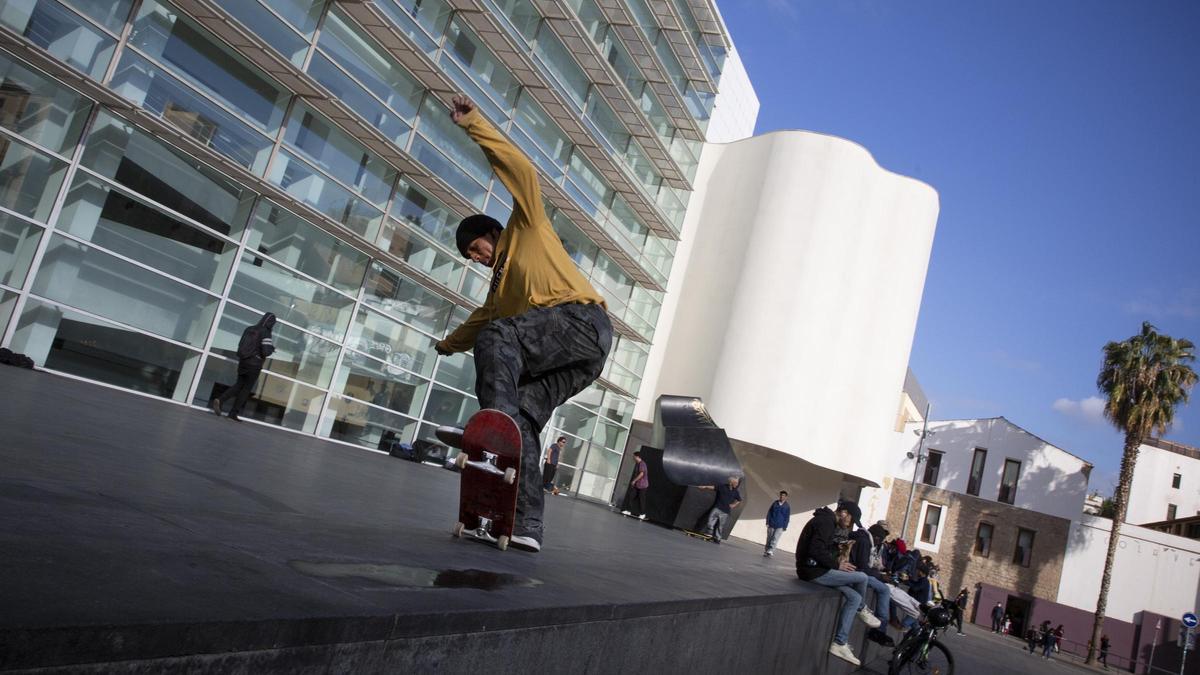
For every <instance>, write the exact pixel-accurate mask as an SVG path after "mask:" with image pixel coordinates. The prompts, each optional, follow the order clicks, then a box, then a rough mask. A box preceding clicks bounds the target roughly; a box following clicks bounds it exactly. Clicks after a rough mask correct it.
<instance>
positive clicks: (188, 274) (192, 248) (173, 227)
mask: <svg viewBox="0 0 1200 675" xmlns="http://www.w3.org/2000/svg"><path fill="white" fill-rule="evenodd" d="M58 229H60V230H62V231H65V232H70V233H71V234H73V235H75V236H77V237H79V238H81V239H84V240H86V241H89V242H91V243H93V244H96V245H98V246H101V247H103V248H105V249H108V250H109V251H112V252H113V253H117V254H120V255H123V256H125V257H127V258H132V259H133V260H137V261H138V262H141V263H145V264H147V265H149V266H151V267H153V268H155V269H158V270H160V271H162V272H166V273H167V274H170V275H171V276H174V277H177V278H180V279H183V280H184V281H187V282H189V283H192V284H195V285H197V286H200V287H201V288H206V289H208V290H210V291H214V292H217V293H219V292H221V290H222V289H223V288H224V287H225V280H226V279H228V278H229V270H230V269H231V268H232V266H233V260H234V258H235V257H236V255H237V246H236V245H235V244H233V243H231V242H228V241H226V240H225V239H222V238H221V237H218V236H217V235H215V234H211V233H209V232H206V231H204V230H202V229H200V228H198V227H195V226H194V225H192V224H191V223H188V222H186V221H184V220H182V219H180V218H177V217H175V216H173V215H171V214H169V213H166V212H165V211H162V210H161V209H158V208H156V207H154V206H153V205H151V204H149V203H148V202H146V201H145V200H143V199H140V198H139V197H137V196H135V195H134V194H133V193H131V192H126V191H124V190H121V189H118V188H114V187H112V186H111V185H109V184H107V183H105V182H103V181H101V180H100V179H98V178H94V177H92V176H90V175H88V174H87V173H83V172H80V173H78V174H77V175H76V177H75V183H74V184H73V185H72V186H71V189H70V190H68V191H67V196H66V200H65V201H64V202H63V209H62V213H61V215H60V216H59V218H58Z"/></svg>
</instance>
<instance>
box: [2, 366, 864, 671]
mask: <svg viewBox="0 0 1200 675" xmlns="http://www.w3.org/2000/svg"><path fill="white" fill-rule="evenodd" d="M2 375H3V377H2V379H0V397H3V398H4V400H5V402H6V405H5V406H0V467H2V469H0V552H2V553H0V598H2V599H3V600H2V602H3V611H2V612H0V670H4V671H21V672H42V673H46V672H84V673H89V672H90V673H101V672H104V673H114V672H115V673H143V672H146V673H148V672H155V673H157V672H201V673H205V672H212V673H276V672H278V673H285V672H286V673H297V672H347V673H372V672H388V673H406V672H421V673H425V672H456V673H457V672H470V671H474V670H475V669H477V668H486V669H487V670H486V671H485V672H501V673H502V672H529V671H530V670H535V671H537V672H554V673H558V672H561V673H609V672H621V671H629V670H631V669H637V670H646V669H647V668H657V669H659V670H662V671H663V672H682V671H687V670H694V671H695V672H696V673H697V674H699V673H708V672H715V671H717V670H718V669H733V668H737V669H739V670H746V669H751V670H752V671H754V672H789V673H818V672H820V673H839V672H848V671H849V670H850V669H849V667H848V666H847V665H846V664H843V663H842V662H840V661H836V659H835V660H834V661H835V662H834V663H830V662H829V659H830V657H829V656H828V654H827V653H826V650H827V648H828V644H829V640H830V639H831V637H832V633H833V622H834V615H835V613H836V612H837V609H838V606H839V603H840V602H841V596H840V595H839V594H838V593H836V592H834V591H832V590H829V589H824V588H821V587H818V586H815V585H812V584H805V583H802V582H800V581H798V580H797V579H796V576H795V571H794V568H793V561H792V560H791V559H789V558H785V557H783V556H781V557H780V558H779V559H775V558H764V557H762V555H761V549H760V548H759V547H758V546H756V545H752V544H749V543H748V542H739V541H738V540H736V539H734V540H730V541H729V542H728V543H727V544H725V545H722V546H719V547H717V546H713V545H712V544H709V543H707V542H703V541H701V540H698V539H694V538H691V537H687V536H684V535H683V534H681V533H679V532H676V531H673V530H669V529H667V528H663V527H659V526H656V525H653V524H650V523H644V522H641V521H637V520H633V519H629V518H623V517H620V516H618V515H616V514H614V513H612V512H610V510H609V509H608V508H606V507H604V506H603V505H597V504H594V503H589V502H585V501H580V500H575V499H569V498H563V497H552V498H548V499H547V505H546V518H545V520H546V542H545V546H544V548H543V550H542V552H541V553H539V554H537V555H532V554H528V553H521V552H518V551H507V552H504V553H501V552H499V551H496V550H495V549H494V548H492V547H489V546H486V545H480V544H475V543H472V542H467V541H461V540H455V539H453V538H452V537H450V536H449V528H450V525H451V524H452V521H453V520H454V515H455V510H456V508H457V486H458V480H457V475H455V474H453V473H451V472H447V471H443V470H442V469H440V468H436V467H429V466H423V465H419V464H414V463H412V462H406V461H400V460H396V459H393V458H391V457H388V456H386V455H384V454H381V453H375V452H368V451H365V450H362V451H360V450H357V449H354V448H349V447H346V446H344V445H339V444H333V443H329V442H326V441H322V440H320V439H316V438H312V437H306V436H299V435H296V434H291V433H286V432H282V431H275V430H272V429H270V428H267V427H263V426H260V425H245V424H241V425H239V424H236V423H234V422H230V421H227V420H224V419H218V418H216V417H215V416H213V415H211V414H206V413H204V412H202V411H200V410H195V409H190V408H188V407H185V406H180V405H175V404H171V403H167V402H163V401H159V400H155V399H152V398H148V397H144V396H137V395H133V394H129V393H127V392H122V391H115V390H112V389H110V388H104V387H99V386H96V385H91V384H87V383H81V382H78V381H75V380H70V379H66V378H60V377H55V376H53V375H50V374H46V373H38V372H30V371H22V370H17V369H11V368H9V369H4V370H3V371H2ZM381 570H382V571H381ZM468 572H470V573H472V574H475V573H478V574H482V575H489V578H491V577H496V578H502V579H505V580H508V581H506V583H507V584H508V585H505V584H499V585H486V584H484V585H477V586H472V585H470V584H465V585H462V584H455V583H446V584H441V583H426V582H423V581H421V580H423V579H424V580H426V581H427V580H428V579H429V578H433V577H437V578H439V579H440V575H442V574H449V575H451V576H452V577H453V575H462V574H464V573H468ZM431 575H432V576H431ZM862 628H863V627H862V626H861V625H857V626H856V633H855V635H854V638H855V640H854V644H855V649H856V652H859V653H860V654H861V653H862V652H863V646H862V642H861V636H862V633H863V631H862ZM866 653H867V654H868V655H870V654H871V652H870V651H867V652H866Z"/></svg>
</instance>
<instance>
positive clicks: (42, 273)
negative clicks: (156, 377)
mask: <svg viewBox="0 0 1200 675" xmlns="http://www.w3.org/2000/svg"><path fill="white" fill-rule="evenodd" d="M33 292H34V293H36V294H37V295H40V296H42V297H45V298H48V299H50V300H55V301H58V302H61V303H63V304H66V305H69V306H71V307H75V308H77V309H81V310H84V311H85V312H90V313H92V314H97V315H99V316H102V317H105V318H108V319H112V320H113V321H117V322H120V323H123V324H126V325H129V326H133V327H135V328H139V329H141V330H144V331H146V332H149V333H154V334H155V335H161V336H162V337H165V338H169V339H172V340H176V341H178V342H183V343H186V344H190V345H195V346H197V347H199V346H202V345H203V344H204V341H205V339H207V337H208V329H209V328H210V327H211V326H212V321H213V313H214V311H215V310H216V305H217V299H216V298H214V297H212V296H210V295H207V294H205V293H203V292H201V291H198V290H196V289H194V288H190V287H188V286H184V285H183V284H180V283H178V282H175V281H171V280H170V279H167V278H166V277H164V276H162V275H160V274H156V273H154V272H151V271H150V270H147V269H144V268H142V267H138V266H136V265H134V264H132V263H129V262H126V261H124V260H121V259H119V258H116V257H113V256H111V255H109V254H107V253H104V252H102V251H100V250H97V249H95V248H92V247H90V246H85V245H84V244H81V243H79V242H76V241H72V240H70V239H66V238H65V237H63V236H62V235H54V237H53V238H52V239H51V241H50V245H49V247H48V248H47V249H46V253H45V255H44V256H43V258H42V262H41V265H40V267H39V268H38V272H37V276H36V277H34V280H33Z"/></svg>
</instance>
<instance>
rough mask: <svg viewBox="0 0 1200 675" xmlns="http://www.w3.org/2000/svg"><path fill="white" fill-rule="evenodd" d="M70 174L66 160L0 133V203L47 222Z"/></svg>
mask: <svg viewBox="0 0 1200 675" xmlns="http://www.w3.org/2000/svg"><path fill="white" fill-rule="evenodd" d="M66 173H67V164H66V163H65V162H63V161H61V160H58V159H55V158H54V157H51V156H50V155H47V154H45V153H43V152H40V151H38V150H35V149H34V148H33V147H32V146H29V145H26V144H24V143H21V142H18V141H15V140H13V139H11V138H9V137H8V136H2V135H0V206H3V207H4V208H6V209H8V210H10V211H15V212H17V213H19V214H21V215H23V216H26V217H28V218H32V219H34V220H37V221H40V222H46V219H47V218H49V217H50V209H51V207H53V206H54V198H55V197H56V196H57V195H58V189H59V188H60V187H62V182H63V177H64V176H66Z"/></svg>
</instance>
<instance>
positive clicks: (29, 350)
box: [11, 298, 232, 401]
mask: <svg viewBox="0 0 1200 675" xmlns="http://www.w3.org/2000/svg"><path fill="white" fill-rule="evenodd" d="M11 347H12V350H13V351H15V352H19V353H23V354H26V355H28V356H29V357H30V358H32V359H33V360H34V362H35V363H37V364H38V365H40V366H43V367H45V368H49V369H51V370H57V371H60V372H64V373H70V374H72V375H78V376H79V377H86V378H88V379H89V380H97V381H99V382H106V383H108V384H112V385H116V386H118V387H124V388H125V389H132V390H133V391H141V392H145V393H147V394H154V395H155V396H162V397H164V398H173V399H175V400H177V401H182V400H184V399H186V398H187V386H188V384H190V383H191V380H192V377H193V375H194V373H195V372H196V367H197V365H198V363H199V359H200V354H199V352H194V351H192V350H190V349H186V348H184V347H181V346H179V345H176V344H172V343H170V342H166V341H165V340H159V339H156V338H154V337H152V336H150V335H146V334H145V333H140V332H138V331H136V330H131V329H130V328H128V327H125V326H120V325H117V324H115V323H112V322H109V321H104V320H101V319H98V318H96V317H93V316H88V315H86V314H83V313H81V312H76V311H74V310H71V309H69V308H67V307H61V306H58V305H56V304H52V303H48V302H42V301H39V300H37V299H34V298H29V299H28V300H26V302H25V309H24V311H23V312H22V313H21V317H20V319H19V320H18V323H17V327H16V332H15V333H14V334H13V339H12V345H11ZM231 382H232V380H231Z"/></svg>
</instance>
